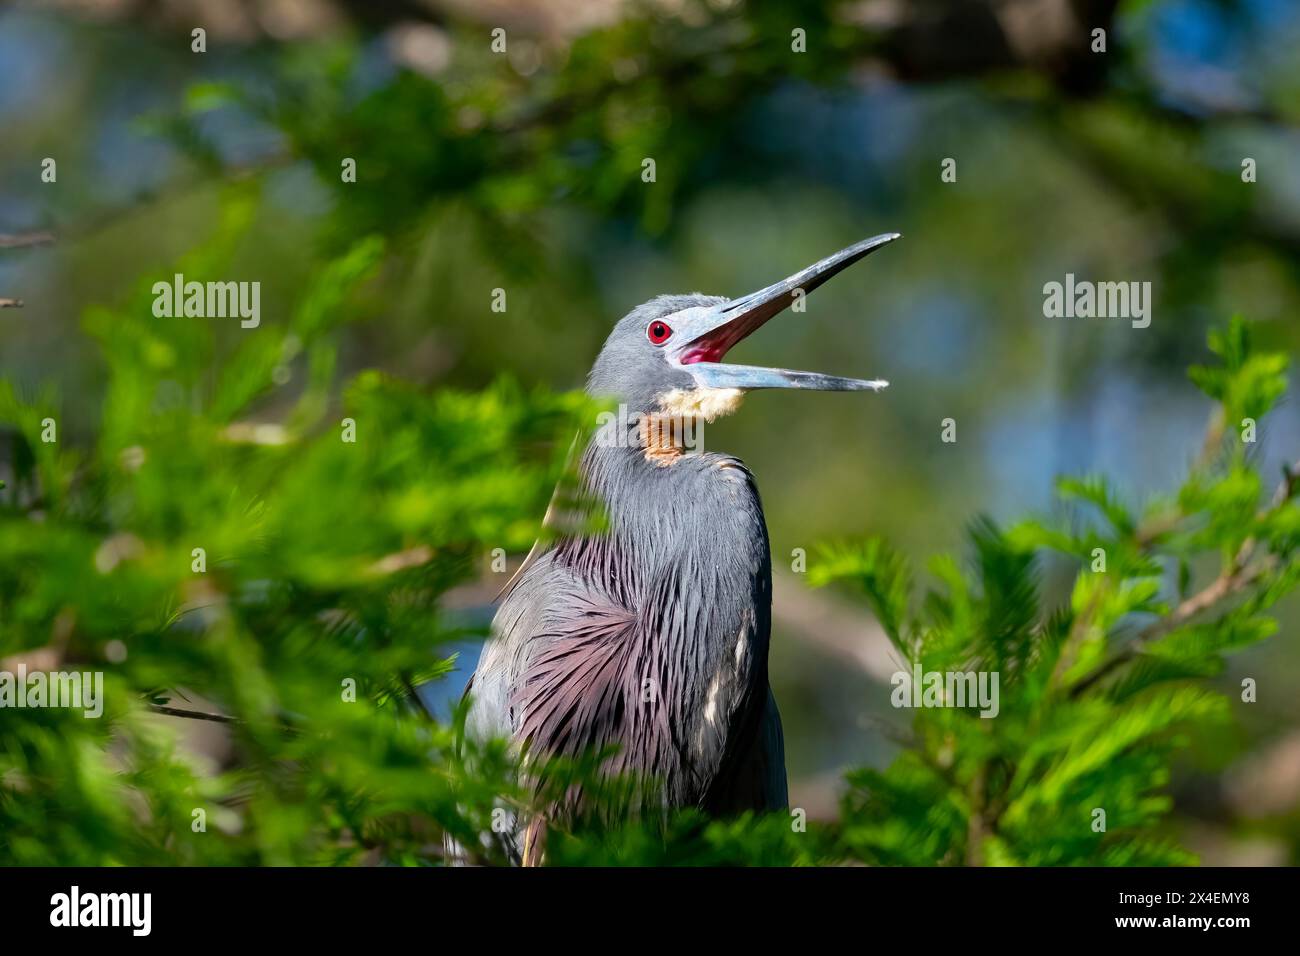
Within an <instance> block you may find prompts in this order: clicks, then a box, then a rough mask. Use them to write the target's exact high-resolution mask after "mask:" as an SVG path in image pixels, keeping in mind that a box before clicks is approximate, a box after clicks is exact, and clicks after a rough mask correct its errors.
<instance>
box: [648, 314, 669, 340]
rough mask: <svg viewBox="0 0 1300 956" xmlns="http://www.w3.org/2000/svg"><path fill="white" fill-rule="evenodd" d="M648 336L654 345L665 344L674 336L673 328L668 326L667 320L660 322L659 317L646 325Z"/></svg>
mask: <svg viewBox="0 0 1300 956" xmlns="http://www.w3.org/2000/svg"><path fill="white" fill-rule="evenodd" d="M645 334H646V338H648V339H649V340H650V344H652V345H663V344H664V343H665V342H667V341H668V339H669V338H670V337H671V336H672V334H673V330H672V329H670V328H669V327H668V324H667V323H666V322H660V321H658V320H657V319H656V320H655V321H654V322H651V323H650V324H649V325H648V326H646V330H645Z"/></svg>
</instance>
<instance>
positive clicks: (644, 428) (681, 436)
mask: <svg viewBox="0 0 1300 956" xmlns="http://www.w3.org/2000/svg"><path fill="white" fill-rule="evenodd" d="M699 421H700V420H699V419H696V418H679V417H677V416H673V415H645V416H643V417H641V418H640V419H638V421H637V439H638V441H640V443H641V446H640V448H641V454H643V455H644V456H645V460H646V461H648V462H650V463H651V464H652V465H656V466H658V467H660V468H668V467H670V466H672V465H674V464H676V463H677V462H678V460H679V459H680V458H681V457H682V455H684V454H686V451H687V449H688V447H689V448H691V449H694V448H697V447H698V443H697V442H696V440H695V439H696V436H697V435H698V434H699Z"/></svg>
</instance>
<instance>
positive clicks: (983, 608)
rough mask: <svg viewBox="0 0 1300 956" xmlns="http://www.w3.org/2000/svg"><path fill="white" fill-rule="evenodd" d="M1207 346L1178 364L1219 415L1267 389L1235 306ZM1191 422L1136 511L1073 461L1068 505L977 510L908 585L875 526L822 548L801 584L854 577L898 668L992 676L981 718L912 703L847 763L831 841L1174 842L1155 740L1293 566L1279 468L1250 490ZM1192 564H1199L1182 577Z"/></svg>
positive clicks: (1163, 742) (880, 848)
mask: <svg viewBox="0 0 1300 956" xmlns="http://www.w3.org/2000/svg"><path fill="white" fill-rule="evenodd" d="M1210 347H1211V349H1212V350H1213V351H1214V352H1215V353H1216V354H1218V355H1219V356H1220V358H1221V359H1222V364H1220V365H1218V366H1214V367H1208V368H1196V369H1193V370H1192V378H1193V379H1194V381H1196V383H1197V384H1198V385H1200V386H1201V387H1202V388H1203V389H1204V391H1205V392H1206V393H1207V394H1208V395H1210V397H1211V398H1214V399H1215V400H1217V401H1218V402H1220V403H1221V408H1220V416H1219V419H1218V420H1219V421H1228V422H1236V421H1239V420H1240V418H1242V417H1247V416H1249V417H1252V418H1256V419H1259V418H1262V417H1263V416H1264V415H1265V414H1266V413H1267V412H1268V410H1269V408H1270V407H1271V406H1272V405H1273V404H1274V403H1275V402H1276V401H1277V399H1278V398H1279V397H1280V396H1281V395H1282V393H1283V391H1284V390H1285V386H1286V380H1285V377H1284V372H1285V368H1286V364H1287V363H1286V359H1285V357H1284V356H1281V355H1277V354H1257V353H1254V352H1252V351H1251V349H1250V343H1249V335H1248V326H1247V325H1246V323H1245V322H1243V321H1242V320H1240V319H1236V320H1234V321H1233V322H1232V323H1231V324H1230V325H1229V326H1228V328H1227V330H1226V331H1223V332H1216V333H1215V334H1214V335H1212V336H1211V339H1210ZM1211 437H1212V441H1211V442H1210V443H1209V444H1208V446H1207V447H1208V449H1209V452H1208V454H1207V457H1206V459H1205V460H1203V461H1202V462H1200V463H1198V464H1197V465H1196V466H1195V467H1194V468H1193V470H1192V472H1191V474H1190V475H1189V476H1188V477H1187V479H1186V482H1185V483H1184V485H1183V487H1182V488H1181V489H1179V490H1178V492H1177V493H1176V494H1175V495H1174V496H1172V499H1171V500H1168V501H1163V500H1162V501H1156V502H1154V503H1153V504H1152V506H1151V507H1150V508H1149V509H1147V511H1146V513H1145V514H1144V515H1142V516H1141V517H1139V516H1137V515H1135V514H1134V513H1133V511H1132V510H1131V509H1130V508H1129V507H1128V506H1127V505H1126V504H1125V503H1124V502H1123V501H1122V500H1121V498H1120V496H1119V495H1118V494H1117V493H1116V492H1115V491H1114V489H1113V488H1112V487H1111V485H1110V484H1109V483H1108V482H1107V481H1105V480H1104V479H1102V478H1097V477H1093V478H1086V479H1077V478H1064V479H1062V480H1061V481H1060V482H1059V484H1058V491H1059V494H1060V497H1061V498H1062V499H1063V501H1065V502H1067V503H1069V504H1071V505H1073V506H1074V508H1075V513H1073V514H1071V515H1069V516H1068V519H1069V520H1067V521H1065V522H1064V523H1062V522H1042V521H1033V520H1031V521H1025V522H1022V523H1020V524H1018V525H1016V526H1015V527H1012V528H1010V529H1007V530H1005V531H1004V530H1001V529H999V528H997V527H996V526H995V525H994V524H993V523H991V522H989V521H987V520H982V521H979V522H977V523H976V524H975V525H974V526H973V527H972V529H971V533H970V538H971V543H972V551H973V559H972V561H971V562H970V567H969V569H968V570H966V571H963V569H962V568H961V567H960V566H959V565H958V564H957V563H956V562H954V561H952V560H951V559H949V558H941V559H939V560H937V561H936V562H934V563H933V565H932V567H931V570H932V571H933V573H934V577H935V578H936V579H937V582H938V584H937V586H936V587H934V588H933V589H931V590H929V591H928V592H927V593H926V594H925V596H924V599H923V600H921V601H920V602H919V604H918V603H916V602H915V601H914V600H913V593H912V587H911V584H910V577H909V574H908V571H907V567H906V563H905V562H904V560H903V559H902V558H901V557H900V556H899V555H898V554H896V553H895V552H894V551H892V550H891V549H890V548H889V547H888V546H887V545H886V544H885V543H883V542H882V541H879V540H870V541H867V542H864V543H861V544H857V545H852V546H849V545H837V546H834V547H831V548H828V549H826V551H825V552H824V554H823V558H822V560H821V561H818V562H816V563H815V564H814V565H813V566H812V567H811V568H810V577H811V578H812V579H813V581H814V583H817V584H826V583H829V582H834V581H844V582H848V583H851V584H853V585H855V586H856V587H857V588H859V589H861V590H862V591H863V592H864V593H865V595H866V597H867V600H868V601H869V603H870V604H871V606H872V608H873V609H874V610H875V612H876V614H877V615H878V616H879V618H880V620H881V623H882V625H883V626H884V628H885V630H886V632H887V633H888V634H889V636H890V638H891V640H893V642H894V644H895V646H896V647H897V648H898V649H899V651H900V652H901V653H902V654H903V655H904V659H905V661H906V664H907V666H908V668H912V667H916V668H919V669H920V670H921V671H922V673H928V672H932V671H937V672H941V673H942V672H951V671H957V672H967V671H975V672H979V671H985V672H996V673H997V674H998V675H999V678H1000V707H999V710H998V713H997V715H996V717H993V718H992V719H986V718H983V717H981V716H980V714H979V707H978V705H975V704H972V703H970V702H969V701H968V702H967V706H964V707H961V706H955V704H956V703H957V702H956V701H950V702H949V704H950V705H949V706H936V707H933V708H924V709H920V710H918V711H916V716H915V718H914V719H913V721H912V730H911V735H910V738H909V739H908V741H907V745H906V747H905V749H904V752H903V753H902V755H900V756H899V757H898V759H897V760H896V761H895V762H894V764H893V765H892V766H891V767H889V769H888V770H886V771H884V772H877V771H874V770H860V771H856V772H854V773H852V774H850V776H849V784H850V790H849V793H848V796H847V797H846V798H845V801H844V806H843V813H844V818H843V831H842V839H843V845H844V849H845V850H846V851H847V852H848V853H850V854H852V855H853V856H855V857H857V858H859V859H862V860H866V861H869V862H877V863H897V864H911V865H924V864H934V863H954V864H955V863H986V864H991V865H1008V864H1023V865H1062V864H1100V865H1143V864H1145V865H1160V864H1174V863H1185V862H1190V861H1191V857H1190V856H1189V855H1188V854H1187V853H1186V852H1184V851H1182V850H1180V849H1179V848H1178V847H1177V845H1176V843H1175V841H1174V840H1173V838H1172V835H1171V834H1169V833H1168V832H1166V830H1165V829H1164V828H1163V826H1162V823H1163V820H1164V818H1165V817H1166V815H1167V812H1168V810H1169V808H1170V800H1169V797H1168V794H1167V784H1168V783H1169V780H1170V775H1171V770H1172V767H1173V758H1174V755H1175V752H1176V751H1177V749H1178V748H1179V747H1180V746H1182V745H1184V744H1186V743H1187V741H1188V740H1189V738H1190V737H1191V736H1193V735H1197V734H1200V733H1204V732H1207V731H1209V730H1210V729H1212V728H1213V726H1214V725H1215V724H1217V723H1221V722H1223V721H1226V720H1227V719H1228V718H1229V717H1230V710H1231V707H1230V705H1231V698H1229V697H1225V696H1223V695H1221V694H1219V693H1217V692H1215V691H1214V690H1212V689H1211V688H1209V687H1208V686H1206V684H1205V681H1204V679H1205V678H1208V677H1213V676H1214V675H1217V674H1219V673H1220V672H1221V670H1222V668H1223V663H1224V656H1225V655H1226V654H1228V653H1230V652H1232V651H1235V650H1237V649H1240V648H1242V647H1245V646H1247V645H1249V644H1253V643H1255V642H1257V641H1260V640H1263V639H1264V638H1266V637H1268V636H1269V635H1271V634H1272V633H1273V632H1274V631H1275V630H1276V622H1275V621H1274V619H1273V618H1272V617H1270V616H1269V610H1270V608H1271V607H1272V606H1273V605H1274V604H1275V603H1276V602H1277V601H1278V600H1279V599H1280V598H1281V597H1282V596H1284V595H1285V594H1286V593H1288V592H1289V591H1290V590H1291V589H1292V588H1294V586H1295V584H1296V583H1297V580H1300V561H1298V560H1297V556H1296V551H1297V547H1296V546H1297V539H1296V534H1295V530H1296V526H1297V519H1298V517H1300V504H1297V501H1296V499H1295V492H1296V488H1297V480H1296V476H1294V475H1292V474H1290V473H1289V472H1288V473H1287V474H1286V475H1284V477H1283V482H1282V484H1281V486H1280V487H1279V489H1278V491H1277V492H1276V493H1275V494H1274V495H1273V496H1272V497H1270V498H1267V499H1263V500H1262V483H1261V479H1260V476H1259V474H1258V473H1257V471H1256V470H1255V469H1254V467H1253V466H1252V464H1251V460H1250V457H1249V456H1248V455H1247V454H1246V452H1245V450H1244V448H1243V447H1242V446H1243V445H1244V444H1245V443H1243V442H1242V441H1240V439H1239V438H1238V437H1237V435H1236V434H1235V433H1234V432H1231V431H1229V432H1227V434H1226V435H1225V434H1223V433H1221V432H1218V431H1216V432H1213V433H1212V436H1211ZM1080 509H1082V511H1083V513H1078V512H1079V510H1080ZM1050 553H1059V554H1061V555H1064V556H1065V557H1066V559H1067V560H1068V561H1069V562H1070V563H1072V564H1073V565H1074V566H1075V570H1074V579H1073V585H1072V587H1071V588H1070V589H1069V593H1068V596H1066V597H1064V598H1063V600H1062V601H1061V602H1060V603H1059V604H1055V605H1053V604H1051V603H1049V602H1048V601H1047V600H1046V599H1045V598H1044V597H1043V596H1042V594H1043V590H1044V587H1043V584H1042V581H1043V578H1044V573H1043V565H1044V562H1045V560H1046V555H1047V554H1050ZM1192 568H1198V569H1203V570H1202V571H1201V572H1200V574H1199V575H1198V577H1199V580H1198V581H1196V582H1195V583H1193V574H1192V571H1191V569H1192ZM907 676H908V678H909V680H910V676H911V675H910V674H908V675H907ZM1098 810H1101V811H1104V813H1105V821H1104V822H1105V826H1104V829H1102V828H1101V826H1100V825H1097V826H1094V824H1095V823H1097V822H1098V821H1099V820H1100V817H1099V816H1097V815H1096V811H1098Z"/></svg>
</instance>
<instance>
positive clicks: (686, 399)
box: [587, 233, 899, 417]
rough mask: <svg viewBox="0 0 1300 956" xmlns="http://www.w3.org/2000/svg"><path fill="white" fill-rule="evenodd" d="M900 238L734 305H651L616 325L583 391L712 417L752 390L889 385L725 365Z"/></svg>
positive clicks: (695, 301)
mask: <svg viewBox="0 0 1300 956" xmlns="http://www.w3.org/2000/svg"><path fill="white" fill-rule="evenodd" d="M898 237H899V236H898V233H886V234H884V235H881V236H874V237H872V238H871V239H865V240H863V241H862V242H859V243H856V244H854V245H852V246H849V247H848V248H847V249H841V250H840V251H839V252H837V253H835V254H834V255H831V256H827V257H826V258H825V259H822V260H821V261H820V262H817V263H815V264H813V265H811V266H809V267H808V268H807V269H804V270H803V271H801V272H797V273H795V274H794V275H792V276H790V277H789V278H788V279H784V280H783V281H781V282H778V283H776V284H775V285H770V286H768V287H767V288H765V289H760V290H759V291H757V292H754V293H751V294H750V295H746V296H742V297H741V298H739V299H726V298H723V297H721V296H713V295H700V294H698V293H696V294H693V295H661V296H659V297H658V298H655V299H651V300H650V301H649V302H647V303H645V304H644V305H640V306H637V307H636V308H635V309H633V310H632V311H631V312H629V313H628V314H627V315H625V316H624V317H623V318H622V319H620V320H619V322H618V324H617V325H615V326H614V330H613V331H612V332H610V334H609V338H608V339H607V340H606V341H605V346H604V348H602V349H601V352H600V355H599V356H598V357H597V359H596V363H595V365H593V366H592V369H591V374H590V375H589V376H588V378H587V391H588V392H589V393H590V394H592V395H594V396H597V397H601V398H610V399H614V400H616V401H618V402H620V403H622V404H624V405H626V406H627V407H628V409H629V410H630V411H632V412H634V413H637V414H647V413H653V412H656V411H661V410H662V411H669V412H674V413H681V412H682V411H683V410H684V409H687V410H696V411H697V412H698V413H700V414H703V415H705V416H706V417H711V415H710V411H711V410H713V411H716V410H718V409H727V408H728V406H730V407H734V404H735V403H736V401H738V399H739V396H740V395H742V394H743V393H744V392H747V391H749V390H751V389H756V388H804V389H817V390H821V391H877V390H879V389H882V388H884V387H885V386H886V385H887V384H888V383H887V382H883V381H880V380H871V381H868V380H864V379H855V378H838V377H836V376H833V375H821V374H818V373H816V372H796V371H791V370H789V369H776V368H760V367H757V366H750V365H732V364H727V363H724V362H723V361H722V358H723V356H725V355H726V353H727V351H728V350H729V349H730V348H731V347H732V346H734V345H735V344H736V343H737V342H739V341H740V340H741V339H743V338H745V337H746V336H748V335H749V334H750V333H752V332H753V331H754V330H755V329H757V328H759V326H761V325H763V324H764V323H765V322H767V320H768V319H770V318H772V317H773V316H774V315H777V314H778V313H780V312H782V311H784V310H785V309H786V308H787V307H788V306H789V305H790V304H791V303H792V302H794V301H795V300H796V299H797V298H799V297H801V296H803V295H806V294H808V293H810V292H812V290H813V289H815V288H817V287H818V286H819V285H821V284H822V283H823V282H825V281H826V280H827V279H829V278H830V277H831V276H833V275H835V274H836V273H838V272H840V271H841V270H843V269H845V268H846V267H848V266H850V265H852V264H853V263H854V262H857V261H858V260H859V259H861V258H863V257H864V256H866V255H868V254H869V253H871V252H873V251H875V250H876V249H879V248H880V247H881V246H883V245H885V244H886V243H889V242H892V241H893V240H895V239H897V238H898Z"/></svg>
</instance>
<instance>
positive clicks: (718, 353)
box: [678, 313, 766, 365]
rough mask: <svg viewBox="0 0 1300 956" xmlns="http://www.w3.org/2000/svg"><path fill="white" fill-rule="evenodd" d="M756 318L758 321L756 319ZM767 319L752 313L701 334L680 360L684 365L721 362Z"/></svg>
mask: <svg viewBox="0 0 1300 956" xmlns="http://www.w3.org/2000/svg"><path fill="white" fill-rule="evenodd" d="M755 318H757V319H758V321H754V319H755ZM765 320H766V317H763V316H754V315H753V314H752V313H751V315H750V316H745V317H740V316H738V317H737V318H735V319H733V320H732V321H730V322H728V323H727V324H726V325H722V326H719V327H718V328H716V329H714V330H713V331H712V332H707V333H705V334H704V335H702V336H700V337H699V338H698V339H696V340H695V341H694V342H692V343H691V344H690V345H689V346H687V347H686V351H684V352H683V353H682V357H681V358H680V359H678V361H680V362H681V363H682V364H683V365H694V364H695V363H696V362H720V361H722V357H723V356H724V355H726V354H727V352H728V351H729V350H730V349H731V347H732V346H733V345H735V344H736V343H737V342H739V341H740V340H741V339H743V338H745V336H747V335H749V334H750V333H751V332H753V331H754V330H755V329H757V328H758V327H759V326H760V325H762V324H763V322H764V321H765Z"/></svg>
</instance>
